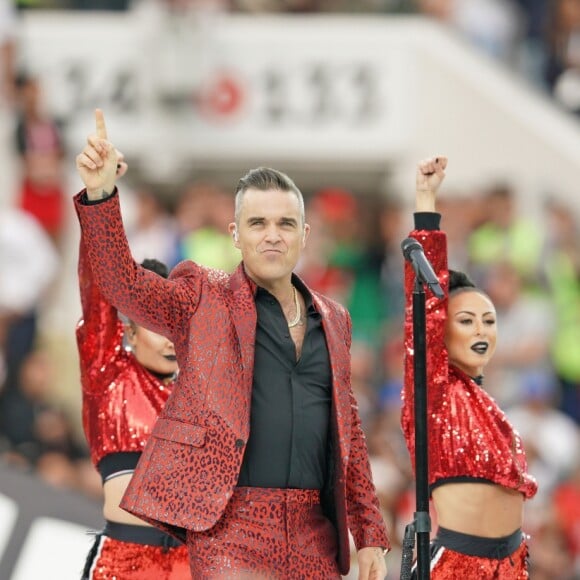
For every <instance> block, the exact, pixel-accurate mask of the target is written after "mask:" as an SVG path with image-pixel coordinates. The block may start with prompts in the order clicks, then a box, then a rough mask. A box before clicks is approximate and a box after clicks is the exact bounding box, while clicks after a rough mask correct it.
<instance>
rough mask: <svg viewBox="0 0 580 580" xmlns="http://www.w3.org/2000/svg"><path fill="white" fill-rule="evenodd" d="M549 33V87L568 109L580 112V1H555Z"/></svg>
mask: <svg viewBox="0 0 580 580" xmlns="http://www.w3.org/2000/svg"><path fill="white" fill-rule="evenodd" d="M551 7H552V17H551V19H550V24H551V27H550V30H549V33H548V42H549V60H548V66H547V71H546V77H547V81H548V86H549V87H551V89H552V91H553V93H554V96H555V97H556V99H557V100H558V101H559V102H560V103H561V104H562V105H563V106H564V107H566V108H567V109H568V110H570V111H572V112H574V113H577V114H578V113H580V2H578V0H554V1H553V2H551Z"/></svg>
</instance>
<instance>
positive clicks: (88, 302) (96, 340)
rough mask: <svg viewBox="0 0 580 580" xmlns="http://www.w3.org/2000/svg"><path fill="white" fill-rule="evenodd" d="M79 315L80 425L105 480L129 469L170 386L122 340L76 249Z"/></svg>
mask: <svg viewBox="0 0 580 580" xmlns="http://www.w3.org/2000/svg"><path fill="white" fill-rule="evenodd" d="M78 274H79V284H80V292H81V303H82V311H83V317H82V319H81V320H80V322H79V324H78V326H77V329H76V337H77V345H78V351H79V358H80V369H81V384H82V399H83V400H82V414H83V428H84V432H85V436H86V439H87V442H88V444H89V448H90V453H91V460H92V462H93V464H94V465H95V467H96V468H97V469H98V470H99V471H100V473H101V476H102V478H103V480H105V479H106V478H107V477H108V476H110V475H112V474H113V473H120V472H124V471H132V470H133V469H134V468H135V466H136V464H137V460H138V459H139V456H140V454H141V452H142V451H143V448H144V446H145V443H146V441H147V439H148V437H149V435H150V433H151V430H152V429H153V425H154V423H155V420H156V419H157V416H158V415H159V413H160V411H161V410H162V409H163V406H164V405H165V402H166V401H167V399H168V397H169V394H170V392H171V389H172V386H173V384H172V382H169V383H168V384H165V383H164V382H163V381H162V380H160V379H159V378H158V377H157V376H155V375H154V374H152V373H151V372H149V371H148V370H147V369H146V368H145V367H143V366H142V365H141V364H139V363H138V362H137V360H136V359H135V357H134V356H133V354H132V353H131V352H128V351H127V350H126V349H125V348H124V346H123V323H122V322H121V320H120V319H119V317H118V314H117V310H116V309H115V308H114V307H112V306H111V305H109V304H108V303H107V302H106V301H105V300H104V299H103V297H102V295H101V293H100V292H99V290H98V288H97V287H96V285H95V283H94V282H93V280H92V276H91V271H90V266H89V264H88V263H86V257H85V253H84V252H83V251H82V248H81V252H80V260H79V271H78Z"/></svg>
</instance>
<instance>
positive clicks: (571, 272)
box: [543, 201, 580, 425]
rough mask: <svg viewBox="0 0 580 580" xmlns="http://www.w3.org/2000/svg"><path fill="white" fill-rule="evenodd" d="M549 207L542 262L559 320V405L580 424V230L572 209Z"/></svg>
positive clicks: (555, 347) (554, 346) (555, 356)
mask: <svg viewBox="0 0 580 580" xmlns="http://www.w3.org/2000/svg"><path fill="white" fill-rule="evenodd" d="M546 210H547V217H548V219H547V232H548V236H547V243H546V246H545V256H544V260H543V263H544V268H545V275H546V277H547V280H548V285H549V288H550V296H551V299H552V302H553V305H554V311H555V319H556V328H555V335H554V337H553V340H552V343H551V354H552V361H553V365H554V369H555V372H556V374H557V376H558V379H559V381H560V386H561V400H560V408H561V409H562V410H563V411H564V412H565V413H566V414H568V415H569V416H570V417H572V418H573V419H575V420H576V422H577V423H578V424H579V425H580V255H579V253H578V248H579V247H580V233H579V230H578V224H577V222H576V219H575V217H574V214H573V212H572V211H571V208H569V207H567V206H566V205H562V204H559V203H556V202H555V201H551V202H549V203H548V204H547V206H546Z"/></svg>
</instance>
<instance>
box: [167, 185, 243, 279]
mask: <svg viewBox="0 0 580 580" xmlns="http://www.w3.org/2000/svg"><path fill="white" fill-rule="evenodd" d="M175 213H176V221H177V224H178V228H179V239H178V249H177V261H180V260H194V261H196V262H197V263H198V264H203V265H204V266H208V267H211V268H219V269H221V270H224V271H226V272H232V271H233V270H234V269H235V267H236V266H237V265H238V264H239V263H240V260H241V256H240V252H239V250H238V249H237V248H235V247H234V244H233V242H232V238H231V236H230V235H229V234H228V224H229V223H230V222H231V218H232V216H233V215H234V199H233V196H232V195H230V194H229V193H226V192H225V191H224V190H223V189H221V188H220V187H218V186H217V185H215V184H212V183H209V182H197V183H193V184H189V185H188V186H186V188H185V190H184V192H183V193H182V195H181V197H180V198H179V200H178V202H177V208H176V210H175ZM170 264H171V265H173V264H172V263H170Z"/></svg>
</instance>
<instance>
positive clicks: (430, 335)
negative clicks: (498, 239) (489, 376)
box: [402, 157, 537, 580]
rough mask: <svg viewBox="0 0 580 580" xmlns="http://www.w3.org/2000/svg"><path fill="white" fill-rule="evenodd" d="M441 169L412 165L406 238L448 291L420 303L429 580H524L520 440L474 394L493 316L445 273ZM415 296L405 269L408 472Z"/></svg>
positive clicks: (530, 489)
mask: <svg viewBox="0 0 580 580" xmlns="http://www.w3.org/2000/svg"><path fill="white" fill-rule="evenodd" d="M446 165H447V159H446V158H445V157H437V158H433V159H428V160H426V161H424V162H422V163H420V164H419V166H418V169H417V178H416V181H417V184H416V185H417V191H416V213H415V229H414V231H412V232H411V234H410V235H411V236H412V237H414V238H416V239H417V240H418V241H419V242H420V243H421V244H422V246H423V249H424V251H425V255H426V257H427V259H428V260H429V261H430V262H431V264H432V266H433V269H434V271H435V273H436V275H437V277H438V279H439V282H440V283H441V286H442V287H443V289H444V291H445V298H444V299H443V300H439V299H437V298H436V297H435V296H433V295H432V294H430V293H428V295H427V300H426V322H427V333H426V338H427V356H428V359H427V373H428V378H427V392H428V395H427V396H428V409H427V415H428V426H427V432H428V433H429V486H430V490H431V494H432V499H433V502H434V507H435V510H436V513H437V520H438V524H439V529H438V532H437V535H436V537H435V539H434V540H433V542H432V545H431V578H432V579H433V580H443V579H449V580H451V579H453V580H455V579H457V578H469V579H471V578H474V579H475V578H477V579H478V580H488V579H489V580H491V579H492V578H501V579H502V580H524V579H527V578H528V577H529V575H528V571H527V562H526V558H527V547H526V542H525V537H524V534H523V533H522V531H521V526H522V522H523V504H524V500H525V499H529V498H531V497H533V496H534V494H535V493H536V491H537V484H536V481H535V480H534V478H533V477H532V476H531V475H529V473H528V472H527V464H526V458H525V453H524V450H523V447H522V442H521V439H520V436H519V435H518V433H517V432H516V431H515V430H514V429H513V427H512V426H511V425H510V423H509V422H508V420H507V418H506V416H505V415H504V413H503V412H502V411H501V410H500V409H499V407H498V406H497V404H496V402H495V401H494V400H493V399H492V398H491V397H490V396H489V395H488V394H487V393H486V391H485V390H484V389H483V388H482V386H481V385H482V379H483V369H484V367H485V365H486V364H487V362H488V361H489V359H490V358H491V356H492V355H493V351H494V349H495V343H496V313H495V308H494V306H493V304H492V302H491V300H490V299H489V298H488V296H487V295H486V294H485V293H483V292H482V291H481V290H479V289H477V288H476V287H474V285H473V283H472V282H471V281H470V280H469V278H468V277H467V276H466V275H465V274H462V273H460V272H453V271H451V272H450V271H449V270H448V267H447V242H446V237H445V234H444V233H443V232H442V231H441V230H440V229H439V221H440V217H441V216H440V215H439V214H438V213H436V212H435V197H436V192H437V189H438V188H439V185H440V184H441V182H442V181H443V178H444V170H445V168H446ZM413 286H414V272H413V269H412V267H411V266H410V265H409V264H406V265H405V293H406V299H407V307H406V320H405V350H406V357H405V387H404V392H403V411H402V426H403V431H404V433H405V437H406V440H407V446H408V448H409V452H410V453H411V456H412V459H413V463H414V437H415V432H414V407H413V398H414V397H413V389H414V382H413V325H412V292H413Z"/></svg>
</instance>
